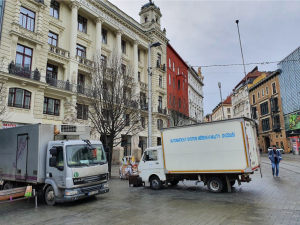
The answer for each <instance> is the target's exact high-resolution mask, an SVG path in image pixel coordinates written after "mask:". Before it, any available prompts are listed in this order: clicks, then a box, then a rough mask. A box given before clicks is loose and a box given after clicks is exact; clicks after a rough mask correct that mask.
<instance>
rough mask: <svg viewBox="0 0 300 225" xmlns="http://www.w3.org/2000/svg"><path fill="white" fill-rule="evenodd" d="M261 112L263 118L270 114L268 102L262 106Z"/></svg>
mask: <svg viewBox="0 0 300 225" xmlns="http://www.w3.org/2000/svg"><path fill="white" fill-rule="evenodd" d="M260 112H261V115H262V116H263V115H266V114H268V113H269V106H268V102H265V103H262V104H261V105H260Z"/></svg>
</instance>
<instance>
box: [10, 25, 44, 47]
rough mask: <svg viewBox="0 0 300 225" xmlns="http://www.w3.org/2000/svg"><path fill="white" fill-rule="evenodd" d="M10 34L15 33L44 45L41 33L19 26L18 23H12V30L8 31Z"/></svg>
mask: <svg viewBox="0 0 300 225" xmlns="http://www.w3.org/2000/svg"><path fill="white" fill-rule="evenodd" d="M9 34H10V35H11V36H13V35H16V36H18V37H20V38H23V39H26V40H28V41H31V42H33V43H35V44H39V45H41V46H43V45H44V42H43V41H42V40H43V35H42V34H39V33H34V32H31V31H29V30H27V29H25V28H23V27H21V26H20V25H19V24H16V23H12V30H11V31H10V32H9Z"/></svg>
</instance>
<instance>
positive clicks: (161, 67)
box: [156, 60, 166, 71]
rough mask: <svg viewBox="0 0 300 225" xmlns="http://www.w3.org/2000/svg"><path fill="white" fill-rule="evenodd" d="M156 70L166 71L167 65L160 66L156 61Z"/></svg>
mask: <svg viewBox="0 0 300 225" xmlns="http://www.w3.org/2000/svg"><path fill="white" fill-rule="evenodd" d="M156 68H160V69H161V70H163V71H166V64H160V61H159V60H157V61H156Z"/></svg>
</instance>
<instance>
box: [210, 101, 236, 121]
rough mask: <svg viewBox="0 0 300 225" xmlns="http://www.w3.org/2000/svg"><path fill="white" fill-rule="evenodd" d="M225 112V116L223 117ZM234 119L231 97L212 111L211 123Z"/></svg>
mask: <svg viewBox="0 0 300 225" xmlns="http://www.w3.org/2000/svg"><path fill="white" fill-rule="evenodd" d="M223 110H224V116H223ZM230 118H232V105H231V96H228V97H227V98H226V99H225V100H224V101H223V107H222V103H221V102H220V103H219V104H218V105H217V106H216V107H215V108H214V109H213V111H212V114H211V121H216V120H224V119H230Z"/></svg>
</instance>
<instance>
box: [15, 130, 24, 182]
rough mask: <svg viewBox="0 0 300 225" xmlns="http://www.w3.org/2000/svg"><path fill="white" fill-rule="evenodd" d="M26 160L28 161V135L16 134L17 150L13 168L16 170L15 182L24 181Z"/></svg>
mask: <svg viewBox="0 0 300 225" xmlns="http://www.w3.org/2000/svg"><path fill="white" fill-rule="evenodd" d="M27 159H28V134H18V136H17V150H16V158H15V162H14V165H13V166H14V167H15V169H16V173H15V174H16V175H15V176H16V180H18V181H26V179H27V176H28V175H27Z"/></svg>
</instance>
